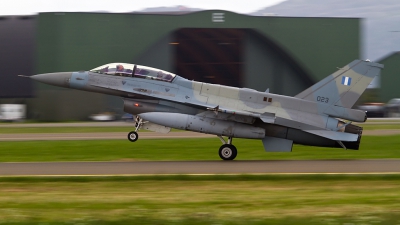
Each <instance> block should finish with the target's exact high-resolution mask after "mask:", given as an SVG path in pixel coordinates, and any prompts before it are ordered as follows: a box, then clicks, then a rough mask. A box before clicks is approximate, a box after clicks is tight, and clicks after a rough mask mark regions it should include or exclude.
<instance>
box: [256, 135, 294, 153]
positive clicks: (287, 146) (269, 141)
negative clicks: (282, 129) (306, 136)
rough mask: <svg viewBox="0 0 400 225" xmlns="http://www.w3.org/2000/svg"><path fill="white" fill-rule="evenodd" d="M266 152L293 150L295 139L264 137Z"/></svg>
mask: <svg viewBox="0 0 400 225" xmlns="http://www.w3.org/2000/svg"><path fill="white" fill-rule="evenodd" d="M262 142H263V145H264V149H265V151H266V152H291V151H292V147H293V141H292V140H288V139H283V138H276V137H269V136H266V137H264V139H262Z"/></svg>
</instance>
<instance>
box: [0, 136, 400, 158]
mask: <svg viewBox="0 0 400 225" xmlns="http://www.w3.org/2000/svg"><path fill="white" fill-rule="evenodd" d="M233 143H234V144H235V146H236V147H237V148H238V156H237V158H236V159H237V160H262V159H267V160H268V159H277V160H293V159H385V158H386V159H388V158H400V147H399V146H400V135H394V136H364V137H363V138H362V142H361V147H360V150H358V151H355V150H343V149H341V148H320V147H309V146H301V145H295V146H294V147H293V152H291V153H271V152H268V153H266V152H265V151H264V149H263V146H262V143H261V141H260V140H248V139H234V142H233ZM220 145H221V142H220V141H219V140H218V139H217V138H202V139H179V140H178V139H151V140H149V139H148V140H145V139H143V140H139V141H137V142H135V143H131V142H129V141H127V140H91V141H21V142H1V144H0V162H33V161H121V160H220V158H219V156H218V148H219V147H220Z"/></svg>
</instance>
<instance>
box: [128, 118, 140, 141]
mask: <svg viewBox="0 0 400 225" xmlns="http://www.w3.org/2000/svg"><path fill="white" fill-rule="evenodd" d="M142 124H143V119H142V118H140V117H138V116H136V117H135V131H131V132H129V134H128V140H129V141H131V142H135V141H137V140H138V139H139V134H138V133H137V131H138V130H139V129H140V127H141V126H142Z"/></svg>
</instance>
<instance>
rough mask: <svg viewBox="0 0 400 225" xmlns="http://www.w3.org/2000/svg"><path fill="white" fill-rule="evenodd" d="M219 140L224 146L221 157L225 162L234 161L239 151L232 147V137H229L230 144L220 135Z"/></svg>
mask: <svg viewBox="0 0 400 225" xmlns="http://www.w3.org/2000/svg"><path fill="white" fill-rule="evenodd" d="M218 138H219V139H220V140H221V142H222V146H221V147H220V148H219V151H218V153H219V157H220V158H221V159H223V160H234V159H235V158H236V156H237V149H236V147H235V146H234V145H232V137H228V142H226V141H225V139H224V138H223V137H222V136H219V135H218Z"/></svg>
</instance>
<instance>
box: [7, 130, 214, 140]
mask: <svg viewBox="0 0 400 225" xmlns="http://www.w3.org/2000/svg"><path fill="white" fill-rule="evenodd" d="M127 136H128V132H109V133H33V134H0V141H49V140H53V141H54V140H128V137H127ZM210 137H216V136H215V135H210V134H201V133H195V132H170V133H168V134H161V133H155V132H140V131H139V139H160V138H210Z"/></svg>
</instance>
